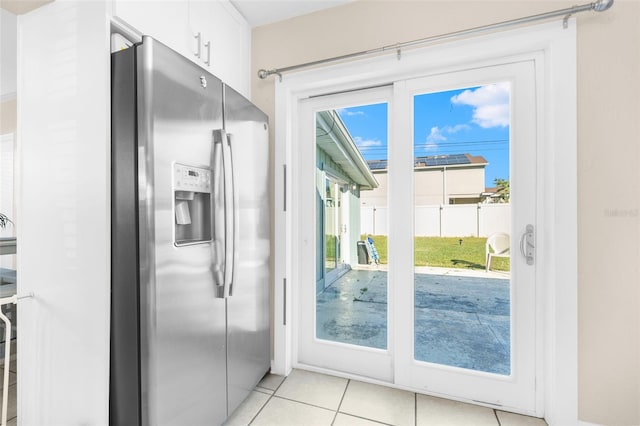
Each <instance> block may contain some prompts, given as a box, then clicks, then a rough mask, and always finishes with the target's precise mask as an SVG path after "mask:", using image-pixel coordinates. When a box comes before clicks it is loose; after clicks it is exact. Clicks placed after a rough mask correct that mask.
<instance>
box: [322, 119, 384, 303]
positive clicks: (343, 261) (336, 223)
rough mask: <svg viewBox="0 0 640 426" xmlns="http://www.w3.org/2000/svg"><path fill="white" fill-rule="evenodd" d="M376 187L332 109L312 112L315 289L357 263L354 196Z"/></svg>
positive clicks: (357, 197) (357, 198) (357, 210)
mask: <svg viewBox="0 0 640 426" xmlns="http://www.w3.org/2000/svg"><path fill="white" fill-rule="evenodd" d="M377 187H378V182H377V180H376V178H375V177H374V175H373V174H372V173H371V170H370V169H369V166H368V165H367V162H366V161H365V159H364V158H363V157H362V155H361V154H360V151H359V150H358V147H357V146H356V144H355V142H354V141H353V138H352V137H351V135H350V134H349V131H348V130H347V128H346V127H345V125H344V123H343V122H342V120H341V119H340V116H339V115H338V114H337V113H336V112H335V111H333V110H330V111H322V112H319V113H317V114H316V208H317V211H316V217H317V223H316V235H317V238H316V241H317V242H316V244H317V245H316V256H317V257H316V288H317V290H318V291H320V290H322V289H323V288H325V287H326V286H328V285H330V284H331V283H332V282H333V281H335V280H336V279H337V278H338V277H339V276H340V275H342V274H343V273H344V272H346V271H347V270H348V269H349V267H350V265H351V264H355V263H357V258H358V254H357V252H356V247H357V242H358V240H359V239H360V197H361V194H362V192H361V191H367V192H369V190H371V189H375V188H377Z"/></svg>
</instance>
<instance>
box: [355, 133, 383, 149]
mask: <svg viewBox="0 0 640 426" xmlns="http://www.w3.org/2000/svg"><path fill="white" fill-rule="evenodd" d="M353 141H354V142H355V143H356V146H357V147H358V149H360V151H366V150H367V149H368V148H373V147H376V146H382V141H381V140H378V139H363V138H362V137H360V136H356V137H354V138H353Z"/></svg>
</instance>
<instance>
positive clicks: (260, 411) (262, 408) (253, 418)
mask: <svg viewBox="0 0 640 426" xmlns="http://www.w3.org/2000/svg"><path fill="white" fill-rule="evenodd" d="M268 374H271V373H268ZM287 377H288V376H285V377H284V379H282V381H281V382H280V384H279V385H278V386H276V388H275V389H274V390H273V393H271V395H269V398H268V399H267V400H266V401H265V403H264V404H262V407H260V409H259V410H258V412H257V413H256V415H255V416H253V417H252V418H251V420H250V421H249V425H251V424H252V423H253V422H254V421H255V420H256V418H257V417H258V416H259V415H260V413H262V410H264V407H266V406H267V404H269V401H271V400H272V399H273V397H274V396H275V395H276V392H277V391H278V389H280V386H282V384H283V383H284V381H285V380H287ZM263 389H268V388H263ZM254 390H255V389H254ZM269 390H270V389H269ZM249 425H247V426H249Z"/></svg>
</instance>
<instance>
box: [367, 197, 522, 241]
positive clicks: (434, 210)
mask: <svg viewBox="0 0 640 426" xmlns="http://www.w3.org/2000/svg"><path fill="white" fill-rule="evenodd" d="M360 218H361V220H360V233H361V234H371V235H388V224H389V222H388V214H387V208H386V207H383V208H379V207H377V208H376V207H361V209H360ZM395 220H406V218H399V219H395ZM510 227H511V216H510V206H509V204H464V205H446V206H444V205H443V206H418V207H416V208H415V228H414V235H416V236H419V237H488V236H489V235H491V234H494V233H496V232H504V233H507V234H508V233H510Z"/></svg>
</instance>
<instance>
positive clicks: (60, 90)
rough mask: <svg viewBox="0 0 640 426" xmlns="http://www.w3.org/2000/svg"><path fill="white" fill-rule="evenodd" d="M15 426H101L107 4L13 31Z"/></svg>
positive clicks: (63, 11)
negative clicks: (16, 158)
mask: <svg viewBox="0 0 640 426" xmlns="http://www.w3.org/2000/svg"><path fill="white" fill-rule="evenodd" d="M18 52H19V54H18V135H19V140H18V155H19V163H18V164H19V170H18V174H17V179H18V181H19V182H18V185H19V192H18V209H19V210H18V214H19V217H20V227H19V228H18V241H19V244H18V293H19V294H26V293H28V292H33V293H34V295H35V297H34V298H32V299H24V300H21V301H20V305H19V308H18V324H19V332H20V338H19V339H18V352H19V354H20V358H19V362H18V419H19V422H20V424H23V425H81V424H84V425H105V424H107V423H108V401H109V398H108V396H109V299H110V252H109V250H110V246H109V245H110V223H109V217H110V214H109V212H110V196H109V194H110V188H109V178H110V160H109V145H110V144H109V137H110V135H109V128H110V124H109V93H110V91H109V70H110V56H109V24H108V20H107V14H106V3H104V2H93V1H90V2H75V1H73V2H72V1H56V2H54V3H51V4H49V5H46V6H43V7H42V8H40V9H37V10H35V11H33V12H31V13H28V14H26V15H21V16H20V17H19V20H18Z"/></svg>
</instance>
